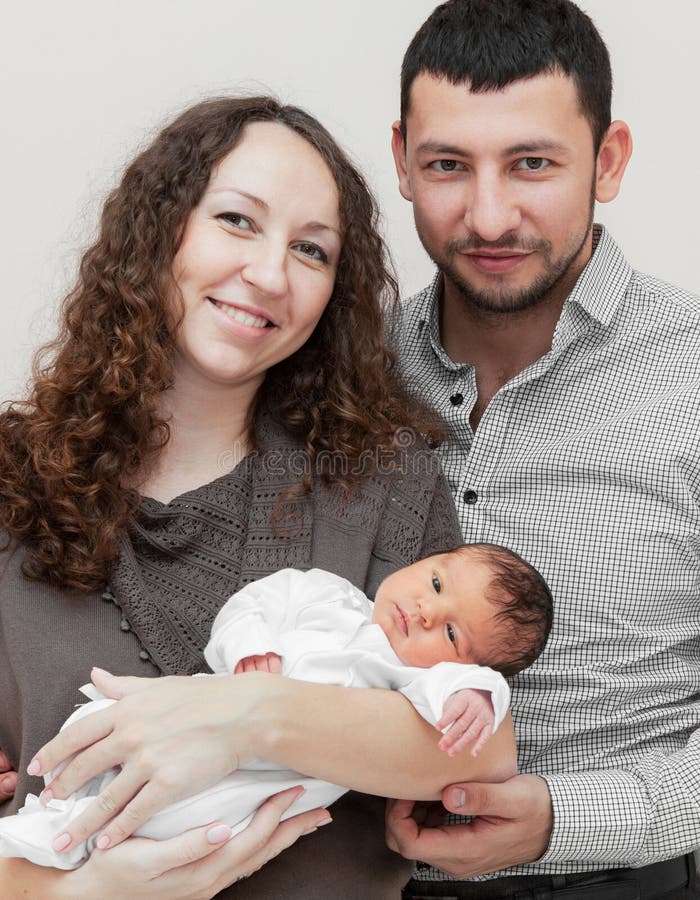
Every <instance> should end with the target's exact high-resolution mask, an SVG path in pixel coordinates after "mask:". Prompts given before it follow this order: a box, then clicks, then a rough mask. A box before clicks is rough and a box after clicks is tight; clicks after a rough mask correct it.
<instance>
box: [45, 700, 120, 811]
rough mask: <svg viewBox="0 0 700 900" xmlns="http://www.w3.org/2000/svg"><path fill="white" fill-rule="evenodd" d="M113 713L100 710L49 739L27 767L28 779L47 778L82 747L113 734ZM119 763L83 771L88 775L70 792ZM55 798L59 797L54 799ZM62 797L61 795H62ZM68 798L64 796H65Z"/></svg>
mask: <svg viewBox="0 0 700 900" xmlns="http://www.w3.org/2000/svg"><path fill="white" fill-rule="evenodd" d="M112 720H113V713H112V707H110V709H105V710H101V711H100V712H96V713H93V714H92V715H89V716H85V718H84V719H81V720H80V721H79V722H74V723H73V724H72V725H69V726H68V727H67V728H64V729H63V731H60V732H59V733H58V734H57V735H56V737H55V738H52V739H51V740H50V741H49V742H48V744H44V746H43V747H42V748H41V750H40V751H39V752H38V753H37V754H36V756H35V757H34V759H33V760H32V761H31V762H30V763H29V765H28V766H27V774H29V775H46V774H47V773H48V772H52V771H53V770H54V769H55V768H57V767H58V765H59V764H60V763H62V762H63V761H64V760H65V759H67V758H68V757H69V756H73V754H74V753H77V752H78V751H79V750H82V749H83V748H84V747H89V746H90V745H91V744H94V743H95V742H96V741H100V740H102V738H105V737H107V736H108V735H109V734H110V732H111V730H112ZM116 762H118V760H115V759H111V760H108V761H105V764H104V765H103V766H102V768H101V769H96V770H91V769H90V767H86V768H85V771H88V772H91V774H89V775H88V776H87V777H86V778H84V779H83V781H82V782H80V783H79V784H76V785H75V786H74V787H73V788H72V790H75V789H76V788H78V787H81V786H82V784H84V783H85V781H88V780H89V778H92V777H93V776H94V775H97V774H98V773H99V772H105V771H107V769H111V768H112V766H113V765H114V764H115V763H116ZM76 768H77V769H78V770H80V766H78V767H74V771H75V770H76ZM57 796H58V795H57ZM61 796H63V795H61ZM66 796H67V795H66Z"/></svg>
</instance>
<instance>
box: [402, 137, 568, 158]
mask: <svg viewBox="0 0 700 900" xmlns="http://www.w3.org/2000/svg"><path fill="white" fill-rule="evenodd" d="M416 153H435V154H439V155H441V156H462V157H464V158H465V159H470V158H471V157H472V156H473V154H472V152H471V151H470V150H467V149H466V148H465V147H458V146H457V145H456V144H442V143H439V142H437V141H425V142H424V143H422V144H419V145H418V147H417V148H416ZM538 153H557V154H568V153H569V148H568V147H566V146H565V145H564V144H560V143H558V142H557V141H550V140H546V139H543V140H539V141H523V142H522V143H520V144H512V145H511V146H510V147H506V148H505V149H504V150H503V152H502V153H501V156H502V157H509V156H518V155H519V154H520V155H524V156H536V155H537V154H538Z"/></svg>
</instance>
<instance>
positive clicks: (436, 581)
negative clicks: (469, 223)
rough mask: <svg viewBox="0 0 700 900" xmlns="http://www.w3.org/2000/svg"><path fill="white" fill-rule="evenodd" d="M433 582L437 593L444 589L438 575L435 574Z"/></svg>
mask: <svg viewBox="0 0 700 900" xmlns="http://www.w3.org/2000/svg"><path fill="white" fill-rule="evenodd" d="M432 582H433V587H434V588H435V593H436V594H439V593H440V591H441V590H442V585H441V584H440V579H439V578H438V577H437V575H433V578H432Z"/></svg>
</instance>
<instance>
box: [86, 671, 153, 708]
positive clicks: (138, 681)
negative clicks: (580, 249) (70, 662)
mask: <svg viewBox="0 0 700 900" xmlns="http://www.w3.org/2000/svg"><path fill="white" fill-rule="evenodd" d="M90 679H91V681H92V683H93V684H94V685H95V687H96V688H97V689H98V690H99V691H100V693H102V694H104V695H105V697H111V698H112V699H113V700H120V699H121V698H122V697H126V696H127V695H128V694H138V693H140V692H141V691H145V690H148V688H150V687H153V685H154V684H155V682H156V679H155V678H138V677H137V676H136V675H112V674H111V672H107V671H105V669H98V668H97V666H94V667H93V669H92V672H90ZM159 680H160V679H159Z"/></svg>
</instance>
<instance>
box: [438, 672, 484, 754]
mask: <svg viewBox="0 0 700 900" xmlns="http://www.w3.org/2000/svg"><path fill="white" fill-rule="evenodd" d="M494 719H495V716H494V712H493V704H492V703H491V694H490V692H489V691H477V690H473V689H471V688H465V689H464V690H462V691H456V692H455V693H454V694H451V695H450V696H449V697H448V698H447V702H446V703H445V706H444V708H443V710H442V718H441V719H440V721H439V722H438V723H437V726H436V727H437V728H438V729H439V730H440V731H442V730H443V729H445V728H447V727H448V726H449V730H448V731H446V732H445V734H443V736H442V738H441V739H440V743H439V744H438V747H439V748H440V749H441V750H446V751H447V755H448V756H456V755H457V754H458V753H459V752H460V751H462V750H464V748H465V747H466V746H467V744H468V743H469V742H470V741H474V746H473V747H472V756H476V755H477V753H479V751H480V750H482V749H483V747H484V745H485V744H486V741H488V739H489V738H490V737H491V734H492V733H493V723H494Z"/></svg>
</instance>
